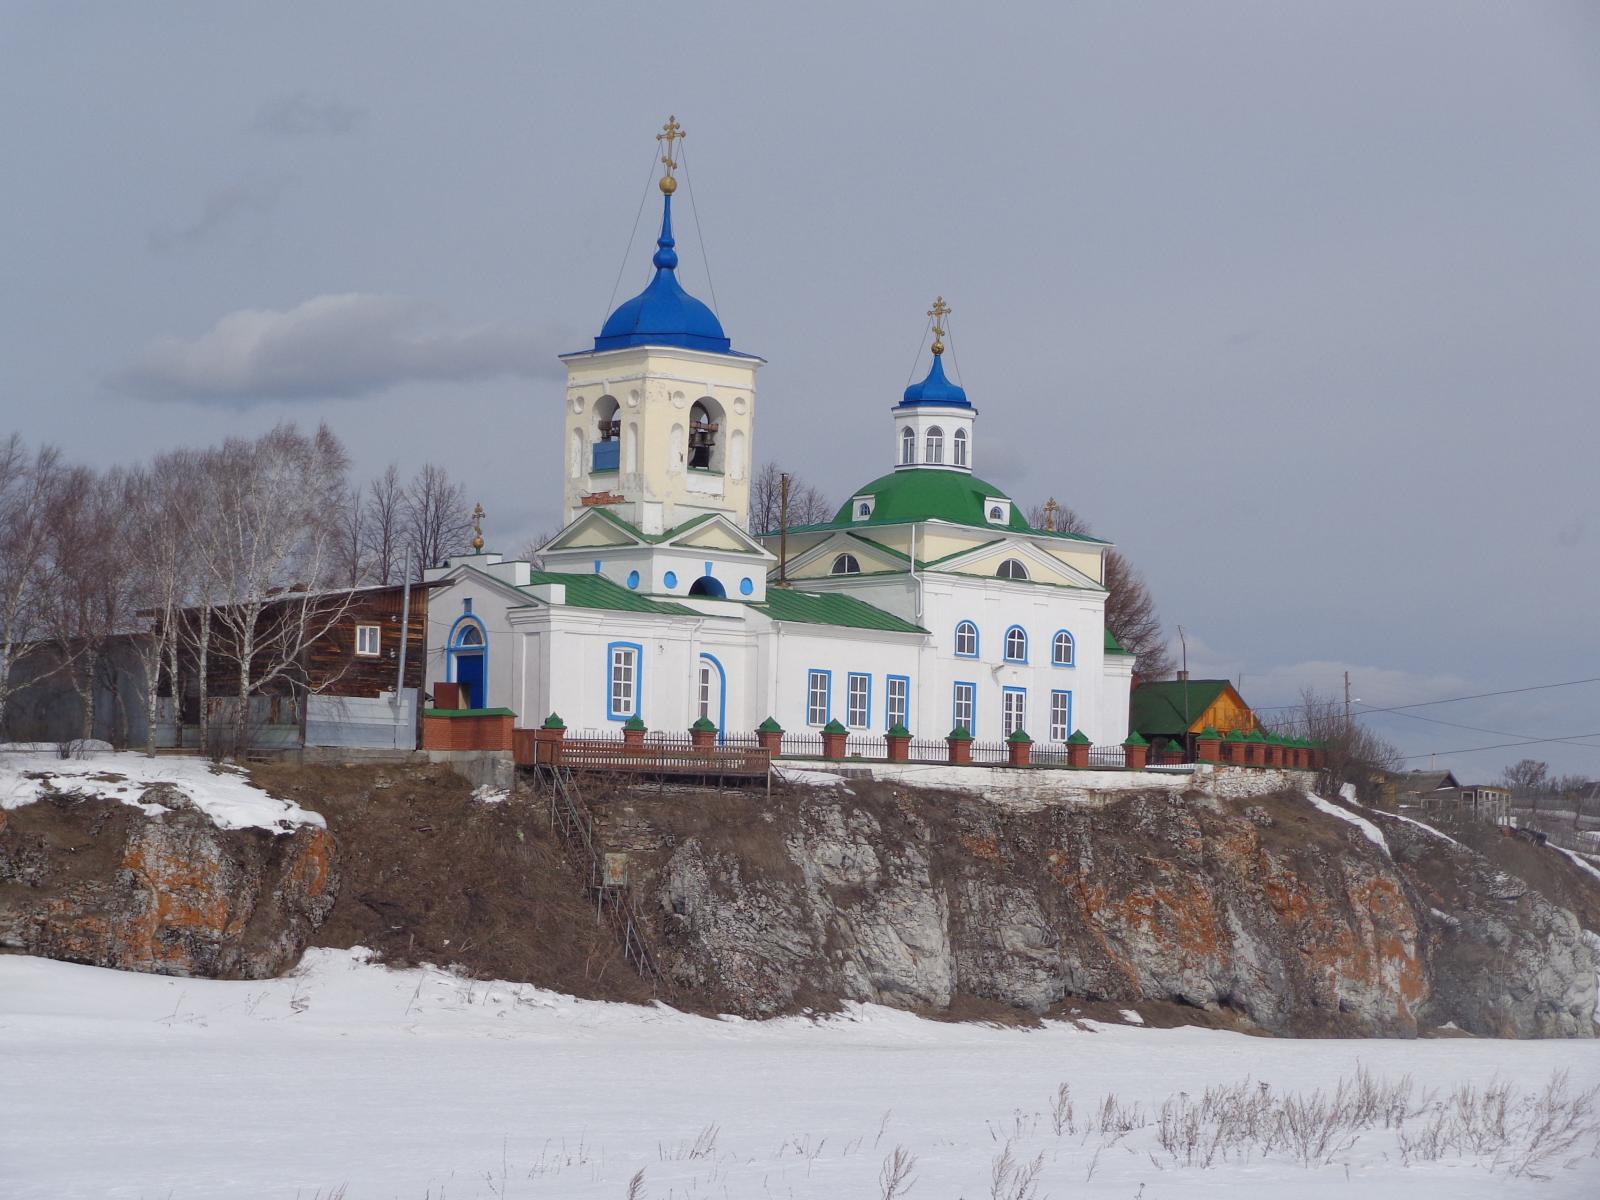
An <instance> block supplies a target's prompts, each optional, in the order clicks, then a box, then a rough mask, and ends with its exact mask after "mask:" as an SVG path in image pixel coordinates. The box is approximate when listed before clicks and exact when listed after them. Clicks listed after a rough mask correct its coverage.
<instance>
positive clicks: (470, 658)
mask: <svg viewBox="0 0 1600 1200" xmlns="http://www.w3.org/2000/svg"><path fill="white" fill-rule="evenodd" d="M488 660H489V640H488V638H487V637H486V636H485V634H484V631H483V625H482V624H481V623H480V622H479V621H478V620H477V619H476V618H475V617H462V618H461V619H460V620H458V621H457V622H456V626H455V628H454V629H452V630H451V631H450V678H451V679H452V680H453V681H454V682H455V683H458V684H460V685H461V704H462V707H464V708H487V707H488V694H487V691H488V679H489V672H488Z"/></svg>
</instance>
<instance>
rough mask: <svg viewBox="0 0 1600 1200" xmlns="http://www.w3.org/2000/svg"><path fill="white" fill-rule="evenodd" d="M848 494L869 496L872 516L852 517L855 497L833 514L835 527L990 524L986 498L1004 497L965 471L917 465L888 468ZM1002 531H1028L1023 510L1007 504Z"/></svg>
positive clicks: (1006, 498) (997, 489)
mask: <svg viewBox="0 0 1600 1200" xmlns="http://www.w3.org/2000/svg"><path fill="white" fill-rule="evenodd" d="M852 495H854V496H871V497H873V498H874V504H873V508H872V515H871V516H870V517H867V518H866V519H865V520H856V519H854V517H853V515H852V514H853V513H854V511H855V510H854V508H853V507H852V506H853V505H854V503H855V502H854V501H853V500H851V501H847V502H846V503H845V504H844V506H843V507H842V508H840V509H839V511H838V513H836V514H835V515H834V518H833V522H834V524H836V525H897V524H901V523H903V522H907V521H929V520H934V521H953V522H955V523H956V524H958V525H993V524H994V523H993V522H992V521H990V520H989V519H988V516H987V515H986V514H985V512H984V508H983V502H984V501H985V500H1009V499H1010V497H1009V496H1007V495H1006V494H1005V493H1004V492H1002V491H1001V490H1000V489H999V488H997V487H995V486H994V485H993V484H992V483H985V482H984V481H983V480H981V479H976V478H974V477H973V476H971V475H969V474H968V473H967V472H965V471H941V470H938V469H936V468H935V469H929V468H917V469H914V470H909V471H892V472H890V473H889V474H888V475H884V476H881V477H879V478H877V479H874V480H873V481H872V482H871V483H869V484H867V485H866V486H865V487H860V488H857V489H856V490H855V491H854V492H853V493H852ZM997 528H1002V529H1013V530H1016V531H1017V532H1018V533H1030V532H1032V527H1031V526H1030V525H1029V524H1028V521H1027V518H1026V517H1024V516H1023V515H1022V510H1021V508H1019V507H1018V506H1017V505H1015V504H1012V505H1011V517H1010V520H1008V521H1007V522H1006V523H1005V524H1004V525H1002V526H997Z"/></svg>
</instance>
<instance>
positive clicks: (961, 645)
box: [956, 621, 978, 658]
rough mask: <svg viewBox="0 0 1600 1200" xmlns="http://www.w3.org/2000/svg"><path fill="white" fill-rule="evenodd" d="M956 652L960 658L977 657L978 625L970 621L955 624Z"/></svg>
mask: <svg viewBox="0 0 1600 1200" xmlns="http://www.w3.org/2000/svg"><path fill="white" fill-rule="evenodd" d="M956 653H957V654H959V655H960V656H961V657H962V658H977V657H978V627H977V626H976V625H974V624H973V623H972V622H971V621H962V622H961V623H960V624H959V625H957V626H956Z"/></svg>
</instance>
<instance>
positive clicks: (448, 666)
mask: <svg viewBox="0 0 1600 1200" xmlns="http://www.w3.org/2000/svg"><path fill="white" fill-rule="evenodd" d="M463 625H475V626H477V629H478V635H479V636H480V637H482V638H483V644H482V645H481V646H457V645H456V643H457V641H459V640H460V637H461V627H462V626H463ZM444 645H445V659H446V662H445V679H446V681H447V682H449V683H458V682H460V681H459V680H458V679H456V658H457V657H458V656H466V655H471V656H473V657H475V658H481V659H483V702H484V703H485V704H488V703H489V630H488V629H487V628H485V626H484V624H483V622H482V621H481V620H479V619H478V618H477V617H476V616H474V615H473V614H472V613H470V612H464V613H462V614H461V615H460V616H459V617H457V618H456V619H455V623H454V624H452V625H451V626H450V633H449V635H448V636H447V637H446V638H445V643H444Z"/></svg>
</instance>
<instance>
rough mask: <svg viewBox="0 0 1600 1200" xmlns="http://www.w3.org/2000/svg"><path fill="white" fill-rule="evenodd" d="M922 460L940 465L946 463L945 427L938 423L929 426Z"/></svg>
mask: <svg viewBox="0 0 1600 1200" xmlns="http://www.w3.org/2000/svg"><path fill="white" fill-rule="evenodd" d="M922 461H923V462H925V463H930V464H933V465H934V466H939V465H942V464H943V463H944V429H943V428H941V427H940V426H938V425H930V426H929V427H928V433H927V436H926V437H925V438H924V439H923V450H922Z"/></svg>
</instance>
